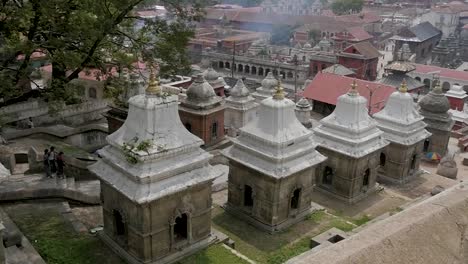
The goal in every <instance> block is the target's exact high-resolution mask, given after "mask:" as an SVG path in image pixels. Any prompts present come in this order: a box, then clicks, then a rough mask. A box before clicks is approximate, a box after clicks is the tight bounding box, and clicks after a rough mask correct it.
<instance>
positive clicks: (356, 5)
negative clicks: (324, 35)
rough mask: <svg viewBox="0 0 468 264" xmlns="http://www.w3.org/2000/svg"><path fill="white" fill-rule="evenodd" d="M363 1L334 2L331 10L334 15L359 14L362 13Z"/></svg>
mask: <svg viewBox="0 0 468 264" xmlns="http://www.w3.org/2000/svg"><path fill="white" fill-rule="evenodd" d="M363 5H364V0H335V1H334V2H333V3H332V4H331V9H332V11H333V13H335V14H336V15H344V14H350V13H359V12H361V11H362V7H363Z"/></svg>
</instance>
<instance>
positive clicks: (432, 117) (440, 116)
mask: <svg viewBox="0 0 468 264" xmlns="http://www.w3.org/2000/svg"><path fill="white" fill-rule="evenodd" d="M419 106H420V109H419V113H420V114H421V115H422V116H423V117H424V122H425V123H426V124H427V131H429V132H430V133H431V134H432V135H431V137H430V138H428V139H426V141H425V142H424V148H423V151H424V152H437V153H438V154H440V155H445V153H446V152H447V146H448V142H449V139H450V133H451V131H452V127H453V125H454V123H455V121H454V120H453V118H452V114H450V113H449V112H448V111H449V109H450V102H449V100H448V99H447V97H445V95H444V93H443V91H442V88H441V87H440V81H436V86H435V87H434V89H433V90H432V91H430V92H429V93H428V94H427V95H425V96H424V97H423V98H422V99H421V100H420V101H419Z"/></svg>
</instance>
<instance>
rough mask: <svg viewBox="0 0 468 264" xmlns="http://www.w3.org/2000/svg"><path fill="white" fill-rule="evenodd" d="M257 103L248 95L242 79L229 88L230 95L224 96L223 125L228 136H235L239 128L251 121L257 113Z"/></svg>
mask: <svg viewBox="0 0 468 264" xmlns="http://www.w3.org/2000/svg"><path fill="white" fill-rule="evenodd" d="M257 108H258V103H256V102H255V99H254V98H253V97H252V96H251V95H250V92H249V89H247V87H245V85H244V82H243V81H242V79H239V80H237V83H236V85H235V86H234V87H233V88H232V89H231V93H230V96H229V97H228V98H226V109H225V113H224V125H225V126H226V128H227V129H228V133H229V134H230V136H233V137H235V136H237V135H238V133H239V129H240V128H241V127H243V126H245V125H246V124H247V123H248V122H250V121H252V120H253V119H254V118H255V116H256V115H257Z"/></svg>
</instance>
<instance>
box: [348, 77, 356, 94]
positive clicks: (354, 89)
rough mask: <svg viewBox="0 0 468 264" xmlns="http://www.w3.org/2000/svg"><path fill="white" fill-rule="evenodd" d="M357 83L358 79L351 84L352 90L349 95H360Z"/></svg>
mask: <svg viewBox="0 0 468 264" xmlns="http://www.w3.org/2000/svg"><path fill="white" fill-rule="evenodd" d="M357 87H358V85H357V82H356V79H354V80H353V83H352V84H351V89H350V90H349V92H348V94H349V95H353V96H355V95H358V90H357Z"/></svg>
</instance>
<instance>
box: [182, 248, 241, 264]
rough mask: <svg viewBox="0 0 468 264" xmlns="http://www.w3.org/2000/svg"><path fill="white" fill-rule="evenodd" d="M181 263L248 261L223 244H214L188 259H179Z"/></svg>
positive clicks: (235, 262)
mask: <svg viewBox="0 0 468 264" xmlns="http://www.w3.org/2000/svg"><path fill="white" fill-rule="evenodd" d="M178 263H179V264H231V263H232V264H247V263H248V262H247V261H245V260H243V259H241V258H239V257H238V256H236V255H234V254H232V253H231V252H230V251H229V250H227V249H226V248H225V247H223V246H222V245H220V244H218V245H214V246H211V247H209V248H207V249H205V250H202V251H200V252H198V253H196V254H194V255H192V256H190V257H187V258H186V259H184V260H182V261H179V262H178Z"/></svg>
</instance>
